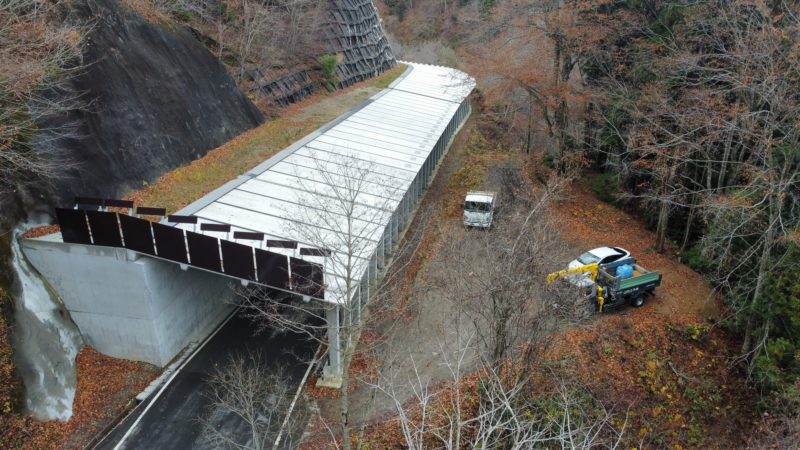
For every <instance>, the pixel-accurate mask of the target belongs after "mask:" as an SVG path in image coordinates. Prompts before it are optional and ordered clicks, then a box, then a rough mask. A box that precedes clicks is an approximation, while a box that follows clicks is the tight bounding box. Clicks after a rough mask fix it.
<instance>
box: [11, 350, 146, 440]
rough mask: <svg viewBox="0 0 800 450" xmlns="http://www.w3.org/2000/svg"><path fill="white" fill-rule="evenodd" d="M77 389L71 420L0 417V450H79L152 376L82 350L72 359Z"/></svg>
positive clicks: (133, 364)
mask: <svg viewBox="0 0 800 450" xmlns="http://www.w3.org/2000/svg"><path fill="white" fill-rule="evenodd" d="M76 365H77V373H78V387H77V390H76V392H75V400H74V402H73V414H72V417H71V418H70V419H69V420H68V421H66V422H61V421H57V420H53V421H49V422H39V421H36V420H34V419H33V418H31V417H29V416H21V415H18V414H15V413H4V414H3V415H2V420H0V423H2V425H3V427H2V431H0V448H4V449H12V448H14V449H54V448H59V449H81V448H84V447H85V446H86V444H88V443H89V441H90V440H91V439H92V438H93V437H94V436H95V435H96V434H97V433H98V432H100V431H102V430H103V429H104V428H105V427H106V426H108V425H110V424H111V423H112V422H113V421H114V420H115V419H116V418H117V417H118V416H119V415H120V414H121V413H122V412H124V411H125V409H126V408H127V407H128V406H132V404H131V401H132V399H133V397H134V396H135V395H136V394H138V393H139V392H141V391H142V390H144V388H145V387H147V385H148V384H149V383H150V382H151V381H152V380H153V379H155V377H156V376H157V374H158V369H157V368H155V367H154V366H151V365H149V364H145V363H140V362H133V361H126V360H122V359H117V358H112V357H110V356H106V355H104V354H102V353H100V352H98V351H96V350H95V349H93V348H91V347H88V346H87V347H84V348H83V349H82V350H81V351H80V352H79V353H78V357H77V359H76Z"/></svg>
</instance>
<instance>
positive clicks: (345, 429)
mask: <svg viewBox="0 0 800 450" xmlns="http://www.w3.org/2000/svg"><path fill="white" fill-rule="evenodd" d="M345 353H349V352H345ZM343 359H345V361H344V365H343V367H342V388H341V392H342V393H341V397H339V413H340V414H341V425H342V448H343V449H344V450H350V448H351V446H352V445H351V443H350V422H349V420H350V418H349V415H350V394H349V392H348V390H349V387H350V379H349V378H350V376H349V375H348V372H349V371H348V368H349V366H350V361H349V359H348V358H343Z"/></svg>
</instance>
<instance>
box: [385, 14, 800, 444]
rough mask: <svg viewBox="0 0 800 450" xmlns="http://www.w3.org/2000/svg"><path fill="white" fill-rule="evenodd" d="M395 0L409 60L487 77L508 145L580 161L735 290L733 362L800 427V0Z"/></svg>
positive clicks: (728, 291) (726, 292)
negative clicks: (799, 422)
mask: <svg viewBox="0 0 800 450" xmlns="http://www.w3.org/2000/svg"><path fill="white" fill-rule="evenodd" d="M382 7H383V8H384V11H385V12H386V13H387V14H389V15H391V17H390V18H389V19H387V28H388V29H389V31H390V32H392V33H393V34H394V37H395V39H396V40H398V41H399V42H398V45H397V47H398V48H397V52H398V54H399V55H400V56H401V57H409V58H412V57H417V58H423V59H428V62H432V63H443V64H447V63H453V62H456V63H457V64H459V65H460V66H461V67H462V68H464V69H465V70H467V71H468V72H470V73H471V74H474V75H476V77H477V78H478V81H479V90H480V93H479V95H480V100H481V102H482V105H483V108H484V112H485V113H486V114H487V117H489V118H490V120H491V121H493V122H494V124H495V126H496V127H497V129H498V130H500V132H499V133H498V134H497V136H498V137H499V139H501V140H503V141H504V145H507V146H508V147H510V148H513V149H516V150H517V151H518V152H520V153H523V154H532V155H533V157H534V158H536V160H538V161H539V162H540V163H541V164H545V165H549V166H550V167H552V168H553V169H554V170H557V171H560V172H568V171H570V170H573V169H576V168H577V169H579V170H581V171H582V173H583V174H584V176H585V177H587V178H588V179H590V180H591V184H592V190H593V191H594V192H595V194H596V195H597V196H598V197H599V198H600V199H602V200H605V201H608V202H611V203H613V204H615V205H616V206H617V207H619V208H622V209H624V210H627V211H630V212H632V213H634V214H636V215H638V216H639V217H641V218H642V219H643V220H644V221H645V222H646V224H647V225H648V226H649V227H651V228H652V230H653V232H654V238H653V241H652V248H653V250H655V251H656V252H659V253H666V254H670V255H674V256H675V257H676V258H678V259H679V260H681V261H683V262H685V263H686V264H689V265H690V266H691V267H692V268H694V269H695V270H696V271H698V272H700V273H701V274H703V275H704V276H705V277H706V278H707V279H708V280H709V281H710V282H711V283H712V286H713V287H714V288H715V291H716V292H717V293H718V295H720V296H721V297H722V298H723V299H724V302H725V312H724V314H723V317H722V319H721V320H719V321H715V322H714V325H715V326H716V327H719V328H721V329H723V330H727V331H728V332H729V333H730V334H731V335H732V336H734V337H735V340H736V342H737V344H736V347H737V352H736V353H735V355H732V356H731V358H732V360H731V370H735V371H741V374H742V376H743V377H744V378H745V379H746V380H747V381H748V383H749V386H751V387H752V388H754V389H756V390H757V392H758V394H759V395H758V399H759V400H758V404H759V408H761V411H766V412H768V413H769V414H771V415H773V416H780V417H784V418H786V417H787V416H788V417H789V419H786V420H781V421H776V422H781V423H784V424H785V423H787V422H786V421H787V420H788V421H789V422H791V420H794V422H793V423H794V424H795V425H796V420H797V419H796V417H797V411H798V409H800V390H799V389H800V381H799V380H800V357H799V356H798V355H800V334H799V333H798V331H800V329H799V328H798V326H799V325H800V298H799V296H798V285H797V282H796V279H797V275H798V267H800V259H799V258H800V252H799V251H798V230H799V228H798V227H799V226H800V215H799V214H798V207H800V198H799V197H798V195H800V189H798V188H800V186H799V185H798V181H800V178H798V177H800V173H799V172H798V169H800V167H798V165H799V164H800V95H798V92H800V5H798V3H797V2H792V1H782V0H774V1H761V0H730V1H729V0H725V1H714V0H711V1H703V2H699V1H672V0H626V1H613V2H611V1H602V0H599V1H598V0H591V1H571V0H566V1H548V0H545V1H535V2H534V1H525V0H509V1H503V0H499V1H492V2H486V1H477V0H474V1H462V2H424V3H423V2H411V1H404V0H391V1H390V0H386V1H384V2H383V5H382ZM597 220H602V218H601V219H597ZM792 417H793V418H794V419H791V418H792ZM789 428H791V427H789ZM783 430H784V434H783V436H789V435H791V436H794V438H795V439H796V438H797V433H798V431H797V429H794V430H793V431H792V430H789V431H787V429H786V428H784V429H783ZM779 434H780V433H779ZM784 442H786V443H787V445H788V446H791V444H788V443H789V442H790V441H784ZM791 442H796V441H791ZM779 446H782V445H779Z"/></svg>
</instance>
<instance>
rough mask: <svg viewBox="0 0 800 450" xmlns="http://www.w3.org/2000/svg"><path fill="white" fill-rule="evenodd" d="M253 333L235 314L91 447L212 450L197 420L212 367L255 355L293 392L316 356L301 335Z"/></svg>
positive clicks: (243, 319) (241, 316) (244, 319)
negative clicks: (281, 376) (284, 379)
mask: <svg viewBox="0 0 800 450" xmlns="http://www.w3.org/2000/svg"><path fill="white" fill-rule="evenodd" d="M254 330H255V327H254V326H253V324H252V323H251V321H250V319H248V318H246V317H243V315H242V314H241V313H236V314H235V315H234V316H233V317H232V318H231V319H230V320H229V321H228V322H227V323H225V324H224V325H223V326H222V328H220V329H219V331H218V332H217V333H216V334H215V335H213V336H212V337H211V338H210V339H209V340H208V341H207V342H206V343H205V345H204V346H203V347H202V348H201V349H200V350H199V351H197V352H196V353H195V354H194V355H193V356H191V357H190V359H189V360H188V361H187V362H186V363H185V364H184V365H183V367H181V368H180V369H179V371H178V373H177V374H176V375H175V376H174V378H172V381H171V382H169V384H168V385H167V386H166V388H164V389H163V391H161V390H160V389H159V390H156V391H155V392H154V393H153V394H152V395H150V397H149V398H148V399H147V400H145V401H144V402H142V403H141V404H140V405H138V406H137V407H136V408H135V409H134V410H133V411H132V412H131V414H130V415H128V416H127V417H126V418H125V419H124V420H123V421H122V422H121V423H120V424H119V425H118V426H117V427H116V428H114V429H113V430H112V431H111V432H110V433H109V434H108V435H107V436H105V437H104V438H103V440H102V441H100V443H99V444H98V445H97V446H96V447H95V449H99V450H112V449H131V450H137V449H143V450H144V449H147V450H151V449H204V448H211V447H210V446H209V445H208V444H207V443H204V442H202V440H201V439H200V437H201V431H202V427H201V425H200V423H199V421H198V418H199V417H200V415H201V414H203V413H204V412H205V407H206V405H207V400H206V399H205V397H204V396H203V391H204V388H205V386H204V384H205V380H206V379H207V378H208V375H209V374H210V373H211V371H212V370H213V367H214V365H215V364H223V363H225V362H226V361H228V358H229V357H230V356H231V355H234V354H237V353H247V352H251V353H257V354H259V355H260V356H261V358H262V359H263V361H268V362H269V363H270V364H271V365H272V366H274V367H276V368H278V367H281V368H282V369H283V371H284V373H285V374H286V375H287V376H288V377H289V378H290V383H291V385H292V386H293V391H294V390H296V387H297V386H298V384H299V382H300V380H301V379H302V378H303V375H304V374H305V371H306V369H307V368H308V363H307V361H309V360H311V357H312V355H313V353H314V350H315V349H314V348H313V345H312V344H311V343H310V342H309V341H308V340H306V339H304V337H303V336H301V335H297V334H288V333H284V334H280V335H276V336H272V335H270V333H262V334H258V335H255V334H254ZM159 392H160V395H159ZM156 396H157V397H156ZM281 420H282V419H281ZM234 422H236V419H235V417H230V423H231V427H232V428H235V425H236V424H235V423H234ZM226 425H227V424H226ZM225 428H228V427H227V426H226V427H225Z"/></svg>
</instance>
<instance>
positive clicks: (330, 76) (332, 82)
mask: <svg viewBox="0 0 800 450" xmlns="http://www.w3.org/2000/svg"><path fill="white" fill-rule="evenodd" d="M338 64H339V59H338V58H337V57H336V55H322V56H320V57H319V65H320V70H321V71H322V79H323V80H324V82H325V87H326V88H328V90H329V91H332V90H334V89H336V81H337V79H336V66H337V65H338Z"/></svg>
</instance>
